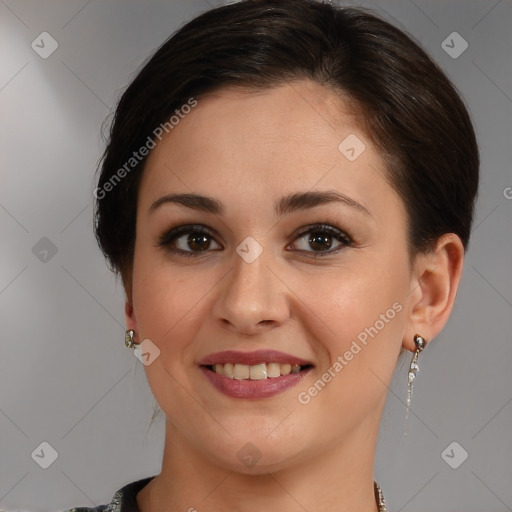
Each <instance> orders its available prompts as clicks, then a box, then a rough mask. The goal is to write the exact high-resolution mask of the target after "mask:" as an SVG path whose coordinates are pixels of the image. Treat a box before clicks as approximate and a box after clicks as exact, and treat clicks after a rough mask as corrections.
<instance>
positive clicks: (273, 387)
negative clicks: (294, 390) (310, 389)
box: [199, 350, 312, 400]
mask: <svg viewBox="0 0 512 512" xmlns="http://www.w3.org/2000/svg"><path fill="white" fill-rule="evenodd" d="M226 363H233V364H236V363H239V364H246V365H256V364H261V363H280V364H286V363H289V364H291V365H300V366H307V368H304V369H303V370H301V371H300V372H299V373H290V374H289V375H281V376H280V377H274V378H267V379H264V380H236V379H230V378H229V377H225V376H223V375H219V374H218V373H215V372H214V371H212V370H210V369H209V366H213V365H215V364H226ZM199 365H200V367H199V368H200V370H201V371H202V372H203V375H205V376H206V378H207V379H208V380H209V381H210V383H211V384H212V385H213V386H214V387H215V388H216V389H217V390H218V391H220V392H221V393H223V394H225V395H227V396H229V397H232V398H245V399H253V400H254V399H258V398H267V397H271V396H274V395H277V394H279V393H282V392H284V391H286V390H287V389H289V388H291V387H293V386H295V385H296V384H297V383H298V382H299V381H300V380H302V379H303V378H304V377H305V376H306V375H307V374H308V373H309V371H310V370H311V369H312V368H311V363H310V362H309V361H306V360H305V359H300V358H298V357H295V356H292V355H290V354H285V353H283V352H277V351H275V350H257V351H254V352H240V351H235V350H227V351H224V352H216V353H214V354H210V355H208V356H206V357H204V358H203V359H201V360H200V361H199Z"/></svg>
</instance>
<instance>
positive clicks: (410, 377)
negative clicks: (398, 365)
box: [404, 334, 427, 439]
mask: <svg viewBox="0 0 512 512" xmlns="http://www.w3.org/2000/svg"><path fill="white" fill-rule="evenodd" d="M414 344H415V345H416V350H415V352H414V354H413V356H412V359H411V364H410V365H409V372H408V374H407V410H406V412H405V431H404V439H405V436H406V435H407V420H408V418H409V409H410V407H411V401H412V389H413V386H414V380H415V379H416V374H417V373H418V372H419V371H420V367H419V366H418V356H419V355H420V352H421V351H422V350H423V349H424V348H425V347H426V345H427V341H426V340H425V338H423V336H420V335H419V334H415V335H414Z"/></svg>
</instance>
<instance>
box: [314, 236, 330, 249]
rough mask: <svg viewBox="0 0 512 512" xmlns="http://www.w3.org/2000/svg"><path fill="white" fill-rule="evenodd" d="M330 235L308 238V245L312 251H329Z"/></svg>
mask: <svg viewBox="0 0 512 512" xmlns="http://www.w3.org/2000/svg"><path fill="white" fill-rule="evenodd" d="M330 238H331V237H330V235H322V234H318V233H317V234H316V235H311V236H310V237H309V243H310V244H311V247H313V249H329V248H330V247H331V245H332V242H331V241H330Z"/></svg>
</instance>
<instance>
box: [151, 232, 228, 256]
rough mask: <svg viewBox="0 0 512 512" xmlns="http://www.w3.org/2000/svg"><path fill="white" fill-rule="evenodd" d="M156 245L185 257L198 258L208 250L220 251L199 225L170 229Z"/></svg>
mask: <svg viewBox="0 0 512 512" xmlns="http://www.w3.org/2000/svg"><path fill="white" fill-rule="evenodd" d="M157 245H158V246H165V247H167V248H168V249H169V250H170V251H172V252H176V253H178V254H183V255H187V256H199V255H200V253H202V252H205V251H208V250H219V249H222V247H221V246H220V245H219V244H218V243H217V242H216V241H215V240H214V239H213V236H212V234H211V233H210V231H208V230H207V229H206V228H205V227H203V226H199V225H197V226H196V225H194V226H179V227H177V228H174V229H171V230H170V231H168V232H166V233H164V235H162V236H161V237H160V238H159V240H158V244H157Z"/></svg>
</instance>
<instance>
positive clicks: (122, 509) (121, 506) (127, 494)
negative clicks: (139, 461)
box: [64, 475, 156, 512]
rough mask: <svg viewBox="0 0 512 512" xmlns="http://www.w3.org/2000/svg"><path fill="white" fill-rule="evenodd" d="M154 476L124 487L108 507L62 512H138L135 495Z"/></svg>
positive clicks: (81, 508)
mask: <svg viewBox="0 0 512 512" xmlns="http://www.w3.org/2000/svg"><path fill="white" fill-rule="evenodd" d="M155 476H156V475H155ZM155 476H150V477H147V478H143V479H142V480H137V481H136V482H131V483H129V484H127V485H125V486H124V487H123V488H121V489H119V490H118V491H117V492H116V493H115V494H114V496H113V498H112V501H111V502H110V503H109V504H108V505H98V506H97V507H94V508H88V507H75V508H70V509H68V510H65V511H64V512H140V510H139V507H138V506H137V493H138V492H139V491H141V490H142V488H143V487H145V486H146V485H147V484H148V483H149V481H150V480H152V479H153V478H155Z"/></svg>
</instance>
